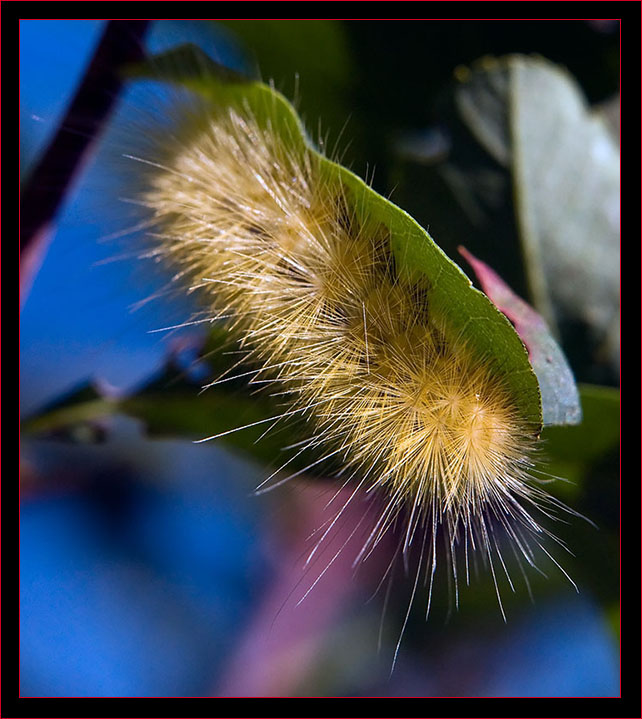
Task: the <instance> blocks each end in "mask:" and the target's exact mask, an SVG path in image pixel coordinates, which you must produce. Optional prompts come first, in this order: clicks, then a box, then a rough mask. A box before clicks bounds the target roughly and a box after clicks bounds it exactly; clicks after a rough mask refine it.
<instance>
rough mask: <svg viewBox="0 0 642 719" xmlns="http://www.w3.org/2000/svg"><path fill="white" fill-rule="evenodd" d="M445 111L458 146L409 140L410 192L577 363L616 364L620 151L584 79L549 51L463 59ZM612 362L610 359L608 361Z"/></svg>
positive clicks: (403, 172) (600, 374)
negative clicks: (581, 84) (583, 87)
mask: <svg viewBox="0 0 642 719" xmlns="http://www.w3.org/2000/svg"><path fill="white" fill-rule="evenodd" d="M456 78H457V80H458V82H457V83H456V84H454V85H453V86H452V87H451V89H450V91H449V94H448V95H447V96H446V98H445V104H444V108H443V110H442V118H443V121H444V123H445V126H446V128H447V131H448V133H449V134H448V135H447V137H448V139H449V141H450V147H449V148H448V149H447V151H446V152H444V151H443V150H442V151H441V152H440V153H439V154H436V153H434V151H433V150H432V149H431V147H430V146H426V143H425V142H424V143H422V142H420V141H419V142H418V141H416V140H415V141H414V142H412V143H408V142H405V143H404V145H403V146H401V151H402V152H403V153H404V155H403V156H404V158H405V160H404V164H403V165H402V166H400V167H399V168H398V171H397V178H396V179H397V180H398V183H399V187H400V195H401V198H402V201H405V200H406V198H408V199H409V202H410V207H411V211H414V210H415V208H416V207H420V203H422V204H423V208H422V209H421V214H420V219H422V220H424V221H425V222H426V223H430V226H431V228H435V231H436V232H438V233H439V236H440V237H442V233H443V238H444V243H445V249H446V250H447V251H448V252H449V254H451V255H452V254H453V253H454V251H455V248H456V247H457V246H458V245H459V244H465V245H466V246H467V247H471V248H472V249H473V251H474V252H475V254H476V255H478V256H480V257H484V258H486V259H488V261H489V262H490V263H491V264H492V265H493V267H494V268H495V270H496V271H497V272H498V274H499V275H500V276H501V277H503V278H505V279H506V281H507V282H509V284H510V285H511V286H512V287H513V288H515V291H516V292H517V293H518V294H519V295H521V296H530V297H531V299H532V301H533V303H534V305H535V307H536V309H537V310H538V311H539V312H540V314H542V315H543V316H544V317H545V319H546V320H547V322H548V323H549V324H550V325H551V327H552V328H553V331H555V330H556V328H559V331H560V332H561V336H562V344H563V346H564V348H565V350H566V351H567V353H571V360H572V364H573V366H574V367H575V368H576V371H578V369H579V371H580V372H581V376H582V377H584V378H591V379H592V380H593V381H594V380H595V379H599V381H608V382H610V381H613V380H614V379H615V378H616V377H617V372H618V367H619V192H620V188H619V154H618V149H617V146H616V144H615V143H614V142H613V139H612V137H611V135H610V134H609V131H608V130H607V127H606V125H605V124H604V122H603V121H602V120H601V119H599V118H598V117H597V116H596V115H595V114H594V113H592V112H591V111H590V110H589V108H588V107H587V105H586V102H585V101H584V99H583V97H582V95H581V93H580V90H579V88H578V86H577V84H576V83H575V81H574V80H573V79H572V78H571V77H570V76H569V75H568V73H566V72H565V71H564V70H562V69H560V68H559V67H557V66H555V65H553V64H552V63H550V62H548V61H546V60H544V59H542V58H531V57H525V56H519V55H512V56H509V57H505V58H501V59H499V60H496V59H492V58H484V59H483V60H481V61H479V62H477V63H475V64H474V65H473V66H472V68H471V69H468V68H458V70H457V72H456ZM600 367H601V368H603V369H600Z"/></svg>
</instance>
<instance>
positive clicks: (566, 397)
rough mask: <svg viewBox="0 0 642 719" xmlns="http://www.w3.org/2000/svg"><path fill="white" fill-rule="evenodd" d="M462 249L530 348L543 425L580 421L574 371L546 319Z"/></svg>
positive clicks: (489, 293) (499, 307) (483, 286)
mask: <svg viewBox="0 0 642 719" xmlns="http://www.w3.org/2000/svg"><path fill="white" fill-rule="evenodd" d="M459 251H460V252H461V254H462V255H463V256H464V258H465V259H466V260H467V261H468V262H469V264H470V265H471V267H472V268H473V270H474V271H475V274H476V275H477V279H478V280H479V282H480V284H481V286H482V289H483V290H484V292H485V293H486V294H487V295H488V297H490V299H491V300H492V301H493V302H494V303H495V305H496V306H497V308H498V309H500V310H501V311H502V312H503V313H504V314H505V315H506V316H507V317H508V319H509V320H510V321H511V322H512V323H513V325H514V326H515V329H516V330H517V334H518V335H519V336H520V337H521V338H522V342H524V344H525V345H526V348H527V349H528V355H529V358H530V361H531V364H532V365H533V369H534V370H535V374H536V375H537V380H538V382H539V388H540V391H541V393H542V414H543V418H544V426H547V425H554V424H578V423H579V422H581V421H582V409H581V407H580V398H579V396H578V393H577V387H576V385H575V378H574V377H573V372H572V371H571V368H570V367H569V366H568V362H567V361H566V357H564V353H563V352H562V350H561V349H560V347H559V345H558V344H557V342H556V341H555V340H554V339H553V337H551V333H550V332H549V329H548V327H547V326H546V323H545V322H544V320H543V319H542V318H541V317H540V316H539V315H538V314H537V312H535V310H534V309H533V308H532V307H531V306H530V305H528V304H527V303H526V302H524V300H522V299H521V298H520V297H518V296H517V295H516V294H515V293H514V292H513V291H512V290H511V288H510V287H509V286H508V285H507V284H506V283H505V282H504V281H503V280H502V279H501V277H499V275H498V274H497V273H496V272H494V271H493V270H492V269H491V268H490V267H489V266H488V265H487V264H485V263H484V262H482V261H481V260H478V259H477V258H476V257H474V256H473V255H472V254H471V253H470V252H468V251H467V250H466V249H465V248H463V247H460V248H459Z"/></svg>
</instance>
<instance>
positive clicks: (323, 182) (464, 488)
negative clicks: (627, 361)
mask: <svg viewBox="0 0 642 719" xmlns="http://www.w3.org/2000/svg"><path fill="white" fill-rule="evenodd" d="M282 122H283V120H282V118H281V117H280V116H279V115H278V113H277V112H276V109H275V106H271V105H270V104H269V103H268V104H267V105H265V106H261V108H260V111H259V110H258V109H257V107H256V106H254V107H251V106H250V104H248V103H229V104H226V103H225V102H220V103H216V102H214V103H212V104H209V103H203V104H202V105H199V106H198V110H197V112H196V113H190V114H189V116H188V117H187V119H184V120H183V121H182V124H181V125H180V126H179V128H178V130H177V132H176V134H175V135H173V136H167V137H165V138H164V139H163V141H162V144H161V146H160V147H159V148H158V151H157V152H158V154H157V158H158V157H160V158H161V159H160V160H159V159H157V158H138V159H140V160H142V161H143V162H145V163H146V164H148V165H149V166H150V167H151V171H150V173H149V176H148V180H147V183H146V187H145V189H144V190H143V192H142V193H141V197H140V202H141V203H142V204H143V205H144V206H145V207H147V208H148V209H149V210H150V212H151V214H152V220H151V224H152V227H153V230H152V231H151V232H150V233H149V237H150V243H151V248H150V250H149V253H148V254H149V256H151V257H154V258H156V259H158V260H159V261H161V262H162V263H164V264H166V265H167V266H169V267H171V268H172V270H173V273H174V275H173V283H174V285H175V286H179V287H182V288H184V290H185V291H186V292H190V293H191V292H195V293H197V294H198V296H199V302H200V304H201V306H202V308H203V319H204V320H205V321H207V322H223V323H225V325H226V326H227V328H228V329H229V331H230V333H231V334H232V335H233V336H234V337H236V339H237V341H238V348H239V349H240V350H241V351H242V363H243V365H244V366H250V367H252V369H251V370H250V371H245V370H243V371H242V373H241V374H244V375H246V376H247V377H249V378H250V379H249V382H250V384H255V385H257V386H261V387H263V388H266V389H267V391H268V392H270V393H271V394H272V395H273V396H274V397H277V398H278V399H279V401H280V402H281V403H282V404H283V405H284V407H285V408H284V409H283V411H282V413H281V414H279V415H277V416H274V417H272V418H270V421H272V422H273V424H276V423H278V422H280V421H281V420H287V419H289V418H302V419H303V420H304V421H305V423H306V427H307V428H308V439H307V440H306V441H305V442H301V443H298V448H297V455H295V456H298V454H302V453H303V452H304V451H307V450H313V451H314V452H316V457H317V458H316V459H315V460H314V462H312V463H311V464H309V465H308V466H307V467H305V468H304V470H311V469H313V468H314V467H315V466H317V465H318V464H322V463H323V462H326V461H330V460H331V461H333V462H334V464H335V466H338V467H339V471H338V472H337V474H338V476H339V477H340V478H341V481H342V482H343V483H344V486H346V485H347V486H351V487H352V488H353V493H352V494H351V498H352V497H356V496H357V495H361V494H366V495H369V494H373V495H377V496H379V497H381V498H382V499H383V504H382V506H383V509H382V511H381V513H380V515H379V517H378V518H377V520H376V521H375V523H374V526H373V527H372V530H371V531H370V533H369V535H368V538H367V540H366V542H365V544H364V546H363V548H362V550H361V552H360V555H359V557H358V559H362V558H364V557H367V556H368V555H369V553H370V552H372V550H373V549H374V548H375V547H376V546H377V545H378V544H379V543H380V541H381V540H382V538H383V537H384V536H387V535H388V533H396V536H397V540H396V541H397V542H398V555H397V556H398V557H401V558H403V560H404V561H410V560H408V557H410V556H411V555H412V554H413V552H414V553H415V554H414V557H415V558H414V559H413V561H415V562H416V574H415V582H414V588H413V592H412V598H411V602H410V605H412V602H413V601H414V597H415V593H416V591H417V587H418V585H419V581H420V579H421V578H422V577H423V579H424V581H425V583H426V584H427V585H428V587H429V590H428V598H427V610H428V608H429V606H430V597H431V594H432V585H433V579H434V576H435V572H436V568H437V564H438V562H437V557H438V552H439V544H440V541H442V540H443V548H444V551H445V554H446V555H447V557H448V560H449V564H450V570H451V573H452V576H453V578H454V582H455V586H457V582H458V569H457V566H458V560H457V556H458V555H461V554H462V553H463V560H464V564H465V575H466V578H468V573H469V561H470V557H471V556H473V555H475V554H477V555H481V557H482V559H483V561H484V563H486V564H487V565H488V567H489V568H490V571H491V572H492V575H493V579H494V582H495V587H496V590H497V596H498V599H499V602H500V607H501V599H500V592H499V588H498V581H497V578H496V572H497V567H498V566H499V567H501V568H502V569H503V571H504V572H505V575H506V577H507V578H508V581H509V582H510V581H511V580H510V576H509V573H508V570H507V568H506V562H505V560H504V556H503V551H504V547H503V546H502V543H501V541H500V539H499V535H500V534H501V535H502V537H503V538H504V539H505V540H507V541H508V545H509V546H510V547H511V548H512V550H513V552H514V554H515V556H516V557H517V561H518V562H520V565H521V561H522V560H523V561H525V562H526V563H528V564H530V565H532V566H535V559H534V553H533V549H532V545H535V546H537V547H540V548H541V549H542V551H543V552H544V553H545V554H546V555H547V556H548V557H550V558H551V560H552V561H553V562H554V563H555V564H556V565H557V566H559V565H558V564H557V561H556V560H555V559H554V558H553V557H552V555H551V554H550V553H549V551H548V550H547V549H546V547H545V546H544V541H543V540H544V539H545V538H549V537H552V535H551V534H550V533H549V532H548V530H546V529H545V528H544V527H543V526H542V525H541V524H540V523H539V521H538V519H537V517H538V515H545V516H551V515H552V514H553V513H554V510H555V509H556V508H561V507H562V505H561V504H560V503H559V502H558V501H557V500H555V499H554V498H552V497H550V496H548V495H547V494H546V493H545V492H544V491H543V490H542V489H541V488H540V487H539V486H537V484H536V482H535V477H534V476H533V472H532V467H533V453H534V449H535V444H536V432H534V430H533V425H534V420H533V418H532V417H529V416H525V415H524V413H523V411H522V410H521V409H520V407H519V405H518V403H517V401H516V398H515V393H514V391H513V390H512V389H511V387H509V386H508V384H507V382H506V378H505V377H504V376H503V375H502V374H501V373H499V372H498V371H497V366H496V364H494V363H493V361H492V360H491V358H490V357H489V356H487V355H485V354H484V353H480V352H479V349H478V348H477V347H475V346H473V345H472V344H471V343H470V342H469V341H468V339H467V337H466V333H465V327H463V328H462V327H457V326H453V324H452V322H450V321H449V317H448V316H447V315H446V313H445V312H444V309H443V307H441V306H439V304H438V303H436V302H434V300H433V297H432V295H431V285H430V280H426V278H423V277H417V276H416V275H414V274H413V273H412V272H408V271H407V269H406V268H405V267H404V266H402V265H401V264H400V263H399V261H398V256H397V255H396V254H395V253H394V252H393V250H392V249H391V247H392V241H393V237H392V234H391V229H390V228H389V227H387V226H385V224H383V223H381V222H379V221H378V220H377V219H376V218H374V219H372V218H370V217H368V214H367V212H366V211H365V210H366V208H364V207H363V206H362V204H360V203H361V199H360V197H359V196H358V195H357V194H356V193H355V192H354V189H353V187H352V186H350V185H348V184H345V183H342V182H340V181H337V180H336V178H330V177H328V176H327V174H326V172H325V169H324V167H323V165H322V162H321V160H320V156H319V155H318V154H317V153H316V152H314V151H313V150H312V149H311V148H310V147H309V146H308V145H307V144H306V143H305V142H302V141H300V138H297V136H296V128H292V127H291V126H288V125H287V123H285V129H284V128H283V127H279V123H282ZM284 138H285V140H284ZM288 139H289V140H290V141H288ZM435 280H437V278H435ZM435 280H433V281H435ZM469 321H470V322H475V321H477V320H476V318H475V317H471V318H470V320H469ZM238 364H241V362H239V363H238ZM226 378H229V375H227V376H225V377H222V378H221V380H223V379H226ZM264 421H267V420H264ZM241 429H242V428H241ZM233 430H234V428H230V431H233ZM217 436H220V435H217ZM214 438H215V437H210V438H208V439H214ZM289 461H290V460H288V462H289ZM286 464H287V463H286ZM281 469H285V466H284V467H282V468H281ZM302 471H303V470H302ZM299 473H300V472H298V471H297V472H295V473H294V474H290V475H289V477H287V476H286V477H285V479H288V478H291V477H292V476H294V475H298V474H299ZM275 474H276V473H275ZM270 479H271V478H270ZM350 501H352V499H348V504H349V503H350ZM346 506H347V504H344V505H343V506H342V507H341V508H339V509H338V511H337V513H336V517H335V519H334V520H333V522H332V523H331V524H330V525H329V526H328V527H325V528H322V530H320V535H321V538H320V540H319V542H318V543H317V545H316V547H315V549H313V550H312V553H311V555H310V556H311V557H312V556H313V555H314V553H315V552H316V551H317V548H318V546H319V545H320V544H321V543H322V542H323V540H324V538H325V537H326V536H327V535H328V533H329V532H330V531H331V530H332V528H333V526H334V525H335V523H336V522H337V521H339V519H340V518H341V516H342V514H343V513H344V511H345V507H346ZM553 539H554V538H553ZM560 569H561V567H560ZM562 571H563V570H562ZM409 611H410V609H409ZM502 611H503V610H502Z"/></svg>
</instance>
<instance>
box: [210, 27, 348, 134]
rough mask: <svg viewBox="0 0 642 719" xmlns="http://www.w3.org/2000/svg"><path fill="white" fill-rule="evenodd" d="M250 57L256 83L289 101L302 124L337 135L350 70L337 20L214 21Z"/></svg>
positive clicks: (344, 114)
mask: <svg viewBox="0 0 642 719" xmlns="http://www.w3.org/2000/svg"><path fill="white" fill-rule="evenodd" d="M216 24H217V25H219V26H221V27H224V28H225V29H227V30H228V31H229V32H231V33H232V34H233V35H234V36H235V37H236V39H237V40H238V41H239V42H240V43H241V44H242V45H243V47H244V48H245V50H246V52H247V53H248V54H249V55H251V57H252V60H253V64H254V65H255V67H256V72H255V78H256V79H259V78H260V79H262V80H263V81H264V82H268V81H269V82H273V83H274V85H275V86H276V87H277V88H278V89H279V90H280V91H281V92H282V93H283V94H284V95H287V96H294V97H295V102H296V105H297V109H298V111H299V113H300V114H301V116H302V118H303V120H304V122H305V123H306V125H307V126H308V127H310V128H313V129H316V128H317V126H318V124H319V122H321V123H322V128H323V130H324V131H326V130H332V131H333V132H334V133H338V132H339V131H340V130H341V128H342V127H343V126H344V124H345V122H346V120H347V118H348V115H349V114H350V112H351V106H350V89H351V86H352V84H353V78H354V75H355V69H354V66H353V61H352V58H351V56H350V48H349V46H348V43H347V38H346V35H345V30H344V27H343V25H342V24H341V23H340V22H339V21H337V20H315V21H314V22H310V21H309V20H217V22H216Z"/></svg>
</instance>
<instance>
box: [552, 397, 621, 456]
mask: <svg viewBox="0 0 642 719" xmlns="http://www.w3.org/2000/svg"><path fill="white" fill-rule="evenodd" d="M579 390H580V401H581V404H582V422H581V424H579V425H577V426H575V427H564V428H562V427H547V428H546V429H545V430H544V432H542V439H543V440H544V442H545V453H546V455H547V456H548V457H550V458H551V459H554V460H567V461H571V462H581V463H583V464H589V463H590V462H593V461H595V460H596V459H598V458H599V457H602V456H604V455H605V454H606V453H607V452H609V451H611V450H614V449H615V448H617V446H618V443H619V440H620V393H619V390H617V389H614V388H612V387H599V386H594V385H586V384H584V385H580V387H579Z"/></svg>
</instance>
